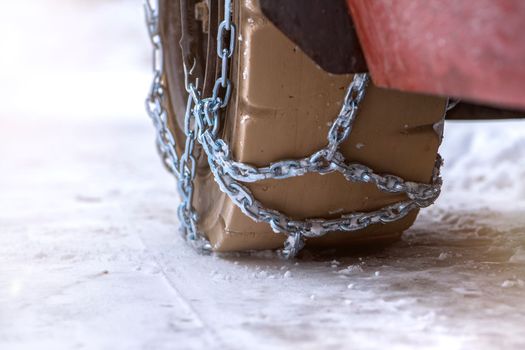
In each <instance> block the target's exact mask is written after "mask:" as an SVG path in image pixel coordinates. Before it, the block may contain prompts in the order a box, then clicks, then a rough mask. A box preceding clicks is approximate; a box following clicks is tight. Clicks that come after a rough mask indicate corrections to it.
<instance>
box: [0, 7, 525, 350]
mask: <svg viewBox="0 0 525 350" xmlns="http://www.w3.org/2000/svg"><path fill="white" fill-rule="evenodd" d="M22 4H25V5H22ZM4 5H5V6H7V8H4V11H2V14H0V16H1V18H2V21H0V27H1V28H2V30H3V32H6V31H11V33H13V35H14V36H13V38H14V39H18V40H13V39H8V38H6V37H2V39H1V40H2V44H3V45H4V46H5V45H8V46H7V48H8V49H7V50H6V55H4V56H3V57H2V59H3V60H4V64H2V65H0V76H1V77H2V79H0V91H2V94H3V95H4V97H5V103H4V100H3V103H2V106H0V125H1V127H0V170H1V171H0V349H2V350H10V349H39V350H43V349H52V350H60V349H75V348H78V349H81V348H82V349H112V350H113V349H126V350H132V349H247V348H248V349H268V348H271V349H289V348H292V347H293V348H297V349H341V348H352V349H353V348H356V349H357V348H359V349H377V348H388V349H405V348H417V349H438V348H442V349H497V348H501V349H503V348H504V349H523V348H524V347H525V334H524V332H523V327H524V325H525V215H524V214H525V181H524V180H523V179H524V178H525V122H522V121H512V122H477V123H471V122H450V123H447V124H446V127H445V139H444V144H443V146H442V154H443V156H444V158H445V161H446V162H445V168H444V171H443V177H444V180H445V185H444V187H443V194H442V196H441V197H440V199H439V200H438V202H437V204H436V205H435V206H433V207H431V208H429V209H426V210H423V211H421V214H420V216H419V218H418V220H417V221H416V224H415V225H414V226H413V228H411V229H410V230H408V231H407V232H406V233H405V234H404V235H403V238H402V240H401V241H399V242H398V243H395V244H393V245H392V246H390V247H388V248H385V249H382V250H379V251H366V252H362V253H354V254H352V255H348V256H338V255H334V253H333V252H332V251H324V252H320V253H317V252H306V253H305V256H304V257H303V258H302V259H300V260H296V261H286V260H281V259H279V258H278V257H277V256H276V255H275V254H274V253H273V252H261V253H258V254H253V255H249V254H231V255H226V256H218V255H199V254H198V253H196V252H195V251H193V250H192V249H191V248H189V247H188V246H187V245H186V244H184V242H183V241H182V239H181V238H180V236H179V235H178V234H177V228H178V222H177V219H176V205H177V201H178V199H177V196H176V191H175V185H174V181H173V179H172V178H171V177H170V176H169V174H167V173H166V172H165V171H164V169H163V168H162V166H161V164H160V161H159V160H158V159H157V155H156V154H155V149H154V142H153V137H154V134H153V129H152V126H151V123H150V122H149V121H148V120H147V118H146V116H145V114H144V112H143V110H142V99H143V95H144V92H145V90H146V89H147V78H148V76H149V72H148V67H147V63H148V60H149V57H150V56H149V51H148V50H147V49H148V42H147V38H146V36H145V30H144V29H143V24H142V14H141V12H140V11H141V9H140V2H139V1H138V0H137V1H124V0H121V1H117V0H108V1H87V0H86V1H73V2H72V1H66V0H45V1H36V0H31V1H26V2H9V3H6V4H4ZM22 6H24V8H22ZM24 9H25V10H24ZM29 9H30V10H31V11H29ZM50 18H52V19H53V21H50V20H49V19H50ZM31 23H33V25H31ZM5 26H7V27H5ZM39 31H40V32H41V33H40V34H41V35H42V37H43V39H41V40H40V39H38V33H37V32H39ZM77 39H79V40H77ZM10 55H14V56H10ZM64 57H65V58H64Z"/></svg>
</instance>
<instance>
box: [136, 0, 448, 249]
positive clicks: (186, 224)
mask: <svg viewBox="0 0 525 350" xmlns="http://www.w3.org/2000/svg"><path fill="white" fill-rule="evenodd" d="M145 11H146V22H147V26H148V31H149V35H150V39H151V42H152V44H153V74H154V77H153V82H152V85H151V89H150V92H149V95H148V97H147V99H146V109H147V112H148V114H149V116H150V118H151V119H152V120H153V123H154V125H155V128H156V131H157V140H156V141H157V147H158V150H159V153H160V154H161V156H162V159H163V162H164V164H165V165H166V166H167V168H168V169H169V170H170V171H171V172H172V173H173V174H174V175H175V177H176V179H177V182H178V190H179V193H180V196H181V203H180V205H179V209H178V216H179V219H180V223H181V226H182V231H183V235H184V237H185V238H186V239H187V240H188V241H189V242H191V243H192V245H194V246H196V247H198V248H199V249H204V250H211V245H210V243H209V242H208V240H207V239H206V238H205V236H204V235H203V234H202V233H200V232H198V230H197V223H198V219H199V218H198V215H197V212H196V211H195V209H194V207H193V204H192V203H193V189H194V185H193V180H194V178H195V171H196V164H197V161H196V159H195V154H194V153H195V142H196V141H197V142H199V144H200V145H201V146H202V149H203V150H204V152H205V153H206V155H207V158H208V163H209V166H210V169H211V171H212V173H213V175H214V177H215V181H216V182H217V184H218V185H219V188H220V190H221V191H222V192H224V193H226V194H227V195H228V196H229V198H230V199H231V200H232V201H233V203H235V205H237V206H238V207H239V208H240V209H241V211H242V212H243V213H244V214H245V215H247V216H249V217H250V218H251V219H253V220H255V221H256V222H266V223H268V224H269V225H270V226H271V228H272V229H273V231H274V232H276V233H282V234H285V235H286V236H287V239H286V241H285V246H284V249H283V250H282V253H283V255H284V256H285V257H287V258H290V257H293V256H295V255H296V254H297V253H298V252H299V250H301V248H302V247H303V246H304V238H305V237H319V236H322V235H324V234H326V233H328V232H333V231H357V230H361V229H363V228H365V227H368V226H370V225H372V224H377V223H389V222H393V221H397V220H399V219H401V218H403V217H405V216H406V215H407V214H408V213H409V212H410V211H411V210H413V209H417V208H423V207H427V206H429V205H431V204H432V203H433V202H434V201H435V200H436V198H437V197H438V196H439V194H440V191H441V184H442V181H441V177H440V175H439V170H440V167H441V164H442V159H441V157H440V156H439V155H438V156H437V159H436V163H435V166H434V170H433V175H432V180H431V183H430V184H424V183H416V182H411V181H404V180H403V179H402V178H400V177H398V176H395V175H379V174H375V173H374V171H373V170H372V169H370V168H369V167H367V166H365V165H362V164H358V163H346V162H345V159H344V157H343V155H342V154H341V152H340V151H339V146H340V144H341V143H342V142H343V141H344V140H346V138H347V137H348V135H349V134H350V132H351V130H352V125H353V123H354V120H355V118H356V115H357V111H358V107H359V104H360V103H361V101H362V100H363V98H364V96H365V92H366V86H367V83H368V75H367V74H355V75H354V79H353V81H352V82H351V83H350V85H349V87H348V90H347V92H346V95H345V98H344V102H343V105H342V107H341V111H340V112H339V115H338V116H337V118H335V120H334V122H333V124H332V126H331V127H330V131H329V132H328V137H327V139H328V144H327V145H326V147H324V148H322V149H320V150H318V151H317V152H315V153H314V154H312V155H310V156H308V157H305V158H302V159H289V160H282V161H278V162H275V163H271V164H270V165H269V166H266V167H255V166H252V165H249V164H245V163H240V162H237V161H235V160H234V159H232V156H231V150H230V147H229V146H228V144H227V143H226V142H225V141H224V140H223V139H221V138H219V137H218V132H219V125H220V124H219V123H220V114H221V112H222V111H223V110H225V109H226V107H227V106H228V102H229V99H230V96H231V89H232V83H231V81H230V79H229V77H228V73H229V63H230V59H231V57H232V55H233V52H234V49H235V42H236V34H235V31H236V28H235V25H234V23H232V21H231V16H232V10H231V0H224V19H223V20H222V22H221V23H220V25H219V27H218V33H217V55H218V57H219V60H220V63H221V75H220V76H219V78H218V79H217V80H216V82H215V85H214V88H213V95H212V96H211V97H202V96H201V91H200V90H199V88H198V81H197V80H196V81H190V73H189V72H188V69H187V67H184V72H185V85H186V91H187V92H188V100H187V105H186V114H185V119H184V133H185V135H186V142H185V147H184V152H183V153H182V155H181V157H180V158H179V157H178V156H177V152H176V140H175V138H174V136H173V133H172V132H171V131H170V130H169V128H168V113H167V110H166V108H165V107H164V106H165V99H166V95H165V86H164V82H163V75H164V71H163V63H162V54H163V53H162V42H161V39H160V34H159V10H158V3H157V4H156V6H155V7H153V6H152V4H151V2H150V1H149V0H146V2H145ZM224 43H228V46H225V45H224ZM221 92H222V94H221ZM334 171H337V172H340V173H341V174H342V175H343V176H344V177H345V178H346V179H347V180H348V181H352V182H361V183H371V184H374V185H376V186H377V188H378V189H379V190H381V191H383V192H388V193H405V194H406V195H407V197H408V200H404V201H400V202H397V203H394V204H391V205H387V206H385V207H383V208H381V209H379V210H375V211H371V212H352V213H346V214H343V215H341V216H340V217H339V218H336V219H322V218H312V219H305V220H294V219H292V218H290V217H288V216H286V215H285V214H283V213H281V212H279V211H276V210H273V209H270V208H266V207H264V206H263V205H262V204H261V203H260V202H259V201H258V200H257V199H255V198H254V196H253V194H252V193H251V192H250V190H249V189H248V188H247V187H246V186H244V185H243V184H242V183H246V182H248V183H249V182H255V181H260V180H266V179H285V178H289V177H294V176H302V175H304V174H307V173H319V174H328V173H332V172H334Z"/></svg>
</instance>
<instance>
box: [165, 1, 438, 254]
mask: <svg viewBox="0 0 525 350" xmlns="http://www.w3.org/2000/svg"><path fill="white" fill-rule="evenodd" d="M160 6H161V7H160V9H161V11H160V13H161V18H160V24H161V38H162V42H163V47H164V57H163V58H164V70H165V73H166V76H165V84H166V86H167V93H168V96H169V99H168V106H167V107H168V110H169V113H170V128H171V129H172V131H173V133H174V134H175V136H176V138H177V139H178V140H179V142H178V145H179V146H181V145H184V142H183V141H182V140H184V137H185V136H184V132H183V119H184V113H185V109H186V99H187V92H186V90H185V88H184V87H185V83H184V69H183V67H184V66H186V67H191V69H192V76H193V77H195V78H198V79H199V82H201V85H200V87H201V88H202V91H203V95H204V96H209V95H211V91H212V89H213V84H214V82H215V79H216V77H217V76H218V75H219V71H220V67H219V64H218V60H217V53H216V51H217V50H216V33H217V28H218V24H219V21H220V20H221V18H222V16H221V15H220V14H221V13H222V12H223V9H222V2H221V1H214V0H207V1H194V0H179V1H168V0H162V1H161V4H160ZM233 22H234V23H235V24H236V26H237V35H236V36H237V37H236V50H235V52H234V54H233V58H232V63H231V66H230V73H229V75H230V79H231V81H232V83H233V86H234V88H233V92H232V96H231V99H230V102H229V104H228V107H227V109H226V111H225V113H223V114H222V116H221V129H220V133H219V134H220V136H221V137H222V138H223V139H224V140H225V141H227V142H228V143H229V144H230V146H231V149H232V152H233V156H234V158H235V159H236V160H238V161H240V162H245V163H249V164H251V165H255V166H266V165H268V164H270V163H272V162H275V161H278V160H281V159H295V158H301V157H306V156H308V155H310V154H312V153H314V152H315V151H317V150H318V149H321V148H322V147H324V146H325V145H326V143H327V137H326V135H327V133H328V131H329V129H330V126H331V123H332V122H333V120H334V119H335V117H336V116H337V115H338V112H339V109H340V107H341V104H342V103H343V98H344V96H345V90H346V88H347V86H348V85H349V84H350V83H351V82H352V79H353V75H349V74H343V75H334V74H330V73H327V72H325V71H324V70H323V69H321V68H320V67H319V66H317V65H316V64H315V63H314V62H313V61H312V60H311V59H310V58H309V57H308V56H307V55H306V54H305V53H303V52H302V51H301V50H300V49H299V48H298V47H297V46H296V45H295V44H294V43H293V42H292V41H290V39H288V38H287V37H286V36H285V35H284V34H282V33H281V32H280V31H279V30H278V29H277V28H276V27H275V26H274V25H273V24H272V23H271V22H270V21H268V20H267V18H265V16H264V15H263V13H262V11H261V9H260V7H259V5H258V2H257V1H251V0H238V1H234V2H233ZM326 54H330V53H329V52H327V53H326ZM445 107H446V99H445V98H439V97H431V96H424V95H417V94H410V93H401V92H396V91H389V90H385V89H380V88H377V87H375V86H374V85H373V84H372V83H369V85H368V88H367V92H366V96H365V98H364V100H363V101H362V103H361V104H360V107H359V113H358V116H357V119H356V121H355V123H354V125H353V128H352V131H351V134H350V136H349V137H348V138H347V139H346V141H344V142H343V143H342V145H341V149H340V151H341V153H342V154H343V155H344V157H345V158H346V159H347V161H351V162H359V163H362V164H365V165H367V166H369V167H371V168H373V169H374V170H375V171H376V172H378V173H388V174H396V175H398V176H400V177H402V178H404V179H405V180H409V181H414V182H422V183H429V182H430V181H431V178H432V175H433V174H432V173H433V169H434V163H435V162H436V156H437V150H438V147H439V144H440V141H441V134H440V131H439V130H440V128H439V127H436V126H439V125H441V123H442V121H443V116H444V111H445ZM178 151H179V152H181V149H178ZM197 154H198V155H199V156H198V169H197V176H196V179H195V192H194V206H195V209H196V210H197V212H198V216H199V223H198V230H199V232H202V233H204V234H205V235H206V236H207V238H208V239H209V240H210V242H211V245H212V248H213V249H214V250H215V251H221V252H224V251H238V250H252V249H275V248H278V247H281V246H282V244H283V241H284V240H285V236H284V235H282V234H277V233H275V232H273V230H272V229H271V227H270V225H268V224H267V223H264V222H254V221H253V220H252V219H250V218H249V217H247V216H246V215H244V214H243V213H242V212H241V210H240V209H239V208H238V207H237V206H236V205H235V204H234V203H233V202H232V201H231V200H230V198H229V197H228V196H227V195H226V194H224V193H223V192H221V191H220V189H219V187H218V186H217V184H216V182H215V181H214V177H213V174H212V173H211V172H210V168H209V165H208V162H207V159H206V156H205V154H204V152H202V150H201V151H199V150H198V151H197ZM245 185H246V186H247V187H248V188H249V189H250V190H251V191H252V193H253V194H254V196H255V198H256V199H257V200H259V201H260V202H261V203H262V204H263V205H264V206H266V207H269V208H272V209H275V210H278V211H280V212H283V213H285V214H287V215H288V216H290V217H293V218H296V219H304V218H312V217H313V218H327V219H331V218H336V217H339V216H341V215H342V214H344V213H348V212H356V211H357V212H362V211H363V212H366V211H371V210H378V209H380V208H381V207H383V206H385V205H388V204H392V203H395V202H398V201H400V200H403V199H406V198H407V197H406V195H405V194H391V193H385V192H382V191H380V190H378V189H377V188H376V187H375V186H374V185H373V184H366V183H355V182H349V181H347V180H346V179H345V178H344V176H343V175H342V174H341V173H338V172H331V173H328V174H325V175H320V174H317V173H309V174H306V175H304V176H297V177H291V178H287V179H281V180H275V179H269V180H263V181H258V182H253V183H246V184H245ZM416 216H417V210H413V211H411V212H410V213H409V214H408V215H407V216H405V217H404V218H402V219H400V220H398V221H394V222H390V223H385V224H373V225H370V226H368V227H367V228H365V229H362V230H358V231H353V232H332V233H329V234H327V235H324V236H322V237H315V238H309V239H307V240H306V244H307V246H312V247H345V246H355V245H356V244H361V243H371V244H378V243H380V242H387V241H388V242H389V241H392V240H394V239H396V238H398V237H399V236H400V234H401V233H402V232H403V231H404V230H406V229H407V228H408V227H410V225H411V224H412V223H413V222H414V220H415V218H416Z"/></svg>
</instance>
